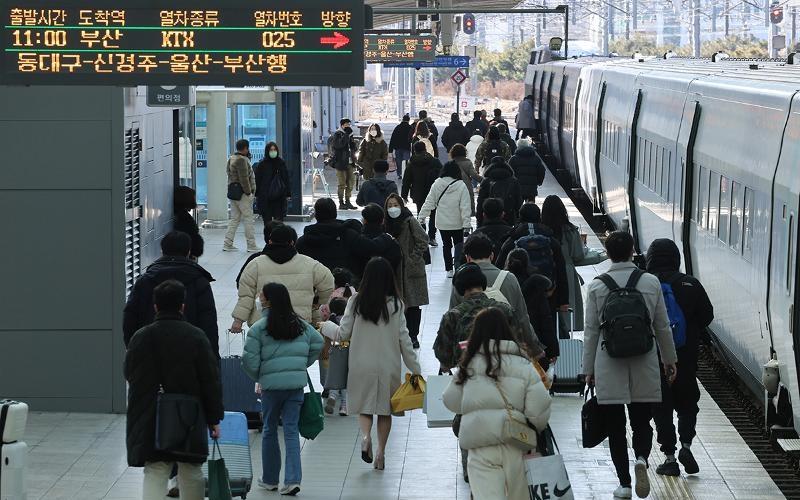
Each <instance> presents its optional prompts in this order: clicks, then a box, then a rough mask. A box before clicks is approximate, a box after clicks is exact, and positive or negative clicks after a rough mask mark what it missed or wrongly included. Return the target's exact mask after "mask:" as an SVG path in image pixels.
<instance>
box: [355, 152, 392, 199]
mask: <svg viewBox="0 0 800 500" xmlns="http://www.w3.org/2000/svg"><path fill="white" fill-rule="evenodd" d="M374 167H375V176H374V177H373V178H372V179H370V180H368V181H366V182H365V183H364V184H362V185H361V189H359V190H358V196H357V197H356V204H357V205H358V206H360V207H366V206H367V205H369V204H370V203H375V204H376V205H378V206H379V207H382V206H383V205H384V203H386V197H387V196H389V195H390V194H391V193H397V183H396V182H395V181H393V180H389V179H387V178H386V173H387V172H388V171H389V163H388V162H387V161H386V160H376V161H375V165H374Z"/></svg>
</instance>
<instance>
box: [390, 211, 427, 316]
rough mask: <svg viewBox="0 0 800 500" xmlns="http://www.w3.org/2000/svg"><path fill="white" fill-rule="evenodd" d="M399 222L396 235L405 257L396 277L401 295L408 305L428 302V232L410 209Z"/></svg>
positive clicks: (414, 305) (420, 304)
mask: <svg viewBox="0 0 800 500" xmlns="http://www.w3.org/2000/svg"><path fill="white" fill-rule="evenodd" d="M400 217H405V219H404V220H402V221H401V222H398V226H399V232H398V234H397V235H396V236H395V239H396V240H397V243H398V244H399V245H400V251H401V252H402V254H403V259H402V260H401V261H400V265H399V266H397V270H396V271H395V277H396V278H397V286H398V288H399V289H400V296H401V297H402V298H403V303H404V304H405V306H406V307H418V306H424V305H427V304H428V300H429V299H428V275H427V274H426V272H425V258H424V255H425V252H428V234H427V233H426V232H425V230H424V229H422V226H420V225H419V222H417V219H415V218H414V217H413V216H412V215H411V212H410V211H408V209H405V210H403V213H401V215H400Z"/></svg>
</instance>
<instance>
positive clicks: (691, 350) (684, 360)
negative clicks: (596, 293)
mask: <svg viewBox="0 0 800 500" xmlns="http://www.w3.org/2000/svg"><path fill="white" fill-rule="evenodd" d="M646 262H647V272H649V273H651V274H654V275H656V276H657V277H658V279H659V281H661V283H662V284H663V283H668V284H669V285H670V286H671V287H672V292H673V294H674V296H675V302H677V303H678V306H679V307H680V309H681V312H683V316H684V318H685V319H686V344H685V345H684V346H683V347H678V348H677V349H676V351H677V353H678V366H680V370H678V375H677V376H676V377H675V380H674V381H673V382H672V384H671V385H670V384H669V383H668V382H667V380H666V378H665V377H664V376H663V374H662V377H661V397H662V402H661V403H660V404H656V405H653V419H654V420H655V423H656V431H657V432H658V443H659V444H660V445H661V451H662V452H663V453H664V455H665V456H666V457H667V459H666V461H665V462H664V463H663V464H661V465H659V466H658V468H656V472H657V473H658V474H661V475H665V476H680V475H681V470H680V466H679V465H678V462H677V461H676V460H675V451H676V448H677V444H678V440H677V439H676V436H675V424H674V423H673V420H672V416H673V413H674V412H677V413H678V434H679V435H680V443H681V449H680V452H679V453H678V460H680V463H681V464H683V468H684V470H685V471H686V473H687V474H696V473H697V472H699V470H700V467H699V466H698V465H697V461H696V460H695V459H694V456H693V455H692V451H691V445H692V439H694V437H695V436H696V435H697V432H696V431H695V427H696V425H697V414H698V413H699V411H700V409H699V408H698V406H697V402H698V401H700V389H699V388H698V386H697V351H698V348H699V345H700V337H702V336H703V334H704V332H705V329H706V328H707V327H708V325H710V324H711V321H712V320H713V319H714V306H713V305H712V304H711V300H710V299H709V298H708V294H706V291H705V289H704V288H703V285H701V284H700V282H699V281H698V280H697V279H696V278H693V277H691V276H687V275H685V274H683V273H682V272H680V268H681V253H680V251H679V250H678V246H677V245H676V244H675V242H673V241H672V240H669V239H666V238H662V239H657V240H654V241H653V242H652V243H651V244H650V247H649V248H648V249H647V256H646ZM670 320H672V318H670Z"/></svg>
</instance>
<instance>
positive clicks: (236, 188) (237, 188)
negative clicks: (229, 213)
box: [228, 182, 244, 201]
mask: <svg viewBox="0 0 800 500" xmlns="http://www.w3.org/2000/svg"><path fill="white" fill-rule="evenodd" d="M243 196H244V189H243V188H242V185H241V184H239V183H238V182H231V183H230V184H228V199H229V200H233V201H239V200H241V199H242V197H243Z"/></svg>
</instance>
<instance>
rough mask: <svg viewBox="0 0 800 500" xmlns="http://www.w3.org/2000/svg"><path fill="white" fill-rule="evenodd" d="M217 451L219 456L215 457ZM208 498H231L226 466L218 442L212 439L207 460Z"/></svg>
mask: <svg viewBox="0 0 800 500" xmlns="http://www.w3.org/2000/svg"><path fill="white" fill-rule="evenodd" d="M217 452H219V458H216V456H217ZM208 500H233V496H232V495H231V484H230V480H229V479H228V468H227V467H225V459H224V458H222V451H221V450H220V449H219V442H218V441H217V440H216V439H215V440H214V451H212V452H211V458H210V459H209V460H208Z"/></svg>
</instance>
